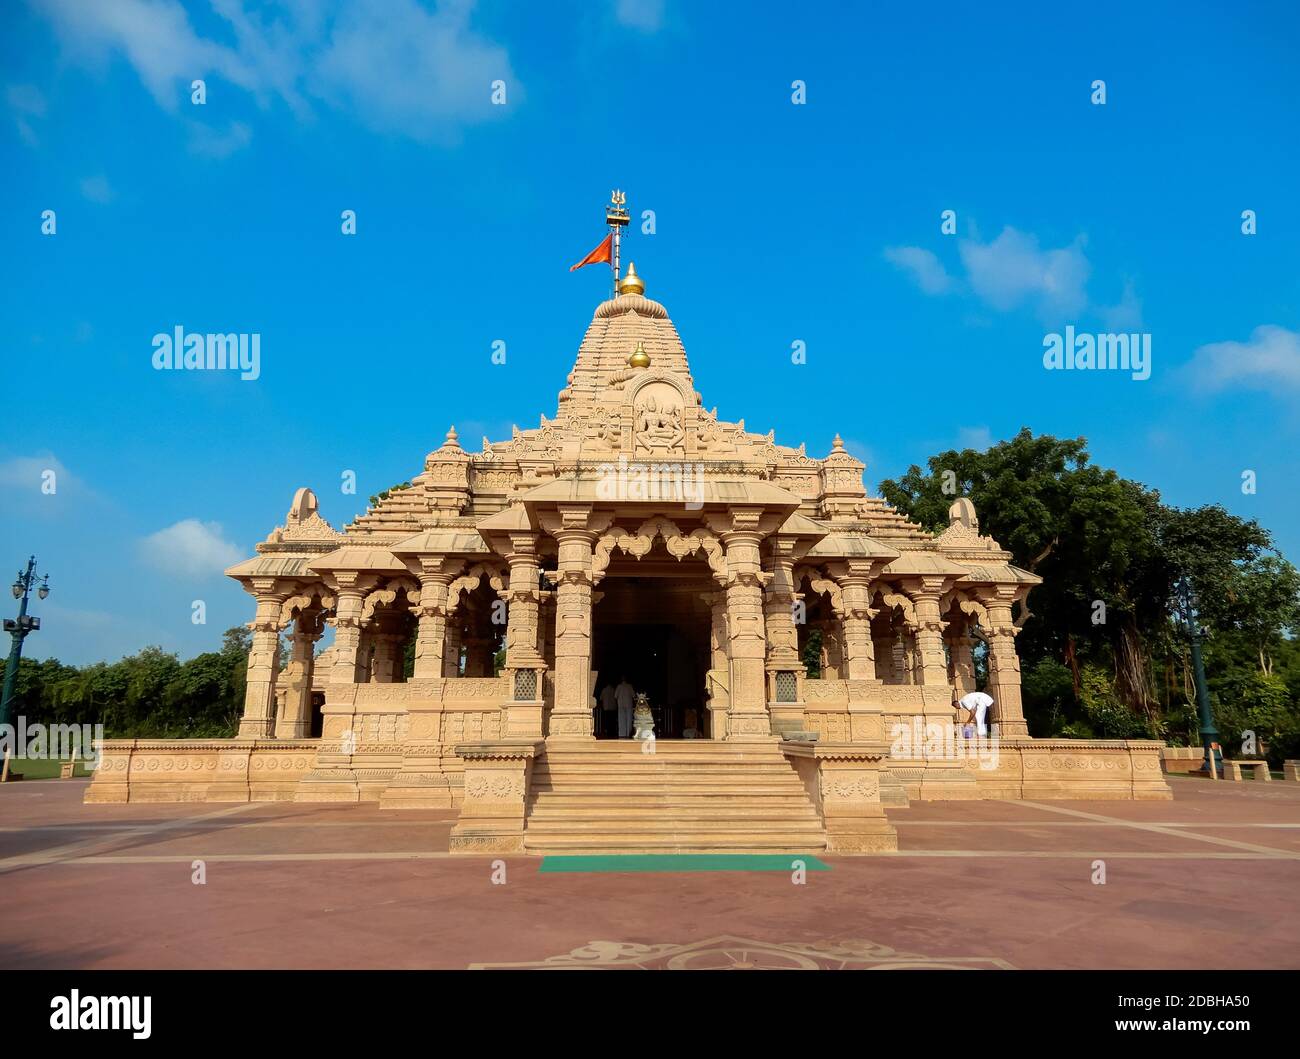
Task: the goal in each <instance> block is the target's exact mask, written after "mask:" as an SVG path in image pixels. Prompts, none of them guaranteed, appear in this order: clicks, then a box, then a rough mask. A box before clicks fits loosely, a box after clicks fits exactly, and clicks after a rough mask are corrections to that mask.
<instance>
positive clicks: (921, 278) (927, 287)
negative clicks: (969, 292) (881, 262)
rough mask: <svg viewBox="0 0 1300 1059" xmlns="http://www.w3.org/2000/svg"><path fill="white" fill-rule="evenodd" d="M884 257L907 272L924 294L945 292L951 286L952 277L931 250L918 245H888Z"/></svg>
mask: <svg viewBox="0 0 1300 1059" xmlns="http://www.w3.org/2000/svg"><path fill="white" fill-rule="evenodd" d="M885 259H886V260H887V261H889V263H890V264H892V265H894V266H895V267H897V268H899V269H901V270H902V271H904V272H906V273H908V274H909V275H910V276H911V277H912V280H913V281H914V282H915V283H916V285H917V286H918V287H920V288H921V290H923V291H924V292H925V293H926V294H945V293H947V292H948V291H949V290H950V289H951V288H952V277H950V276H949V275H948V272H947V270H946V269H945V268H944V267H943V263H942V262H941V261H940V260H939V259H938V258H937V257H936V256H935V255H934V252H933V251H930V250H925V249H922V248H921V247H919V246H890V247H886V248H885Z"/></svg>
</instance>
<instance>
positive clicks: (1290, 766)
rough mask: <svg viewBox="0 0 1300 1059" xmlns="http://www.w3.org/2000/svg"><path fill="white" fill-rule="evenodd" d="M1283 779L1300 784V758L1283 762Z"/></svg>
mask: <svg viewBox="0 0 1300 1059" xmlns="http://www.w3.org/2000/svg"><path fill="white" fill-rule="evenodd" d="M1282 778H1283V779H1284V780H1290V781H1291V782H1292V783H1300V758H1288V759H1287V760H1286V761H1284V762H1282Z"/></svg>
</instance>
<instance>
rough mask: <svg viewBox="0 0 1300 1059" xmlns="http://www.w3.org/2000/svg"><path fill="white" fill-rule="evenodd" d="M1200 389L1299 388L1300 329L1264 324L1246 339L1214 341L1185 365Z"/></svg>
mask: <svg viewBox="0 0 1300 1059" xmlns="http://www.w3.org/2000/svg"><path fill="white" fill-rule="evenodd" d="M1186 370H1187V372H1189V373H1190V375H1191V376H1192V380H1193V384H1194V385H1195V386H1196V388H1197V389H1200V390H1222V389H1224V388H1226V387H1229V386H1242V387H1246V388H1251V389H1259V390H1271V389H1277V388H1282V389H1287V390H1300V332H1297V331H1288V330H1287V329H1286V328H1285V327H1278V326H1277V325H1276V324H1262V325H1261V326H1259V327H1257V328H1255V330H1254V331H1252V332H1251V335H1250V339H1249V341H1246V342H1212V343H1210V344H1209V345H1205V346H1201V347H1200V348H1199V349H1198V350H1197V351H1196V352H1195V353H1193V354H1192V360H1191V363H1190V364H1189V365H1188V366H1187V368H1186Z"/></svg>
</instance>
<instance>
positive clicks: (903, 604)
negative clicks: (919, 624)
mask: <svg viewBox="0 0 1300 1059" xmlns="http://www.w3.org/2000/svg"><path fill="white" fill-rule="evenodd" d="M872 598H873V599H878V600H880V605H881V606H882V607H891V608H893V609H895V610H897V611H899V612H900V613H901V614H902V616H903V623H904V624H905V625H907V626H909V627H912V628H915V627H916V607H915V605H914V604H913V603H912V601H911V600H910V599H908V598H907V596H905V595H903V593H901V592H894V591H891V590H890V589H889V588H888V586H886V587H884V588H878V589H876V591H875V594H874V596H873V597H872Z"/></svg>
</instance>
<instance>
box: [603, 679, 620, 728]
mask: <svg viewBox="0 0 1300 1059" xmlns="http://www.w3.org/2000/svg"><path fill="white" fill-rule="evenodd" d="M617 708H618V704H617V703H616V702H615V701H614V685H613V684H611V683H609V682H608V681H606V682H605V686H604V687H603V688H601V689H600V721H601V729H600V730H601V732H602V733H604V732H605V731H607V729H606V728H605V727H604V726H605V725H607V724H609V723H610V722H611V721H613V720H614V716H613V714H614V711H615V709H617Z"/></svg>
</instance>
